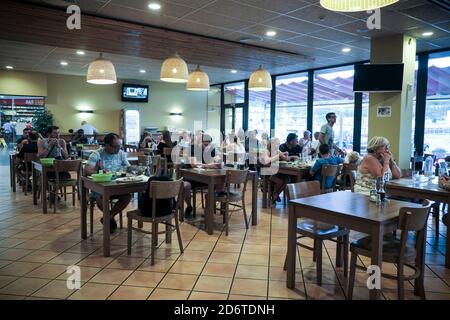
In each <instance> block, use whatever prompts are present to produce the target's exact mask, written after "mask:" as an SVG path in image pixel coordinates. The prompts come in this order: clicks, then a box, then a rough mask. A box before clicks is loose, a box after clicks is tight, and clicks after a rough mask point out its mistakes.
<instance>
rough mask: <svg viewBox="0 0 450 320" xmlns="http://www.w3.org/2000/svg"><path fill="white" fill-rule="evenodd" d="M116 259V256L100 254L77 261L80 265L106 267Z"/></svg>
mask: <svg viewBox="0 0 450 320" xmlns="http://www.w3.org/2000/svg"><path fill="white" fill-rule="evenodd" d="M113 260H114V257H104V256H99V255H90V256H88V257H86V258H84V259H83V260H81V262H79V263H77V265H79V266H85V267H95V268H104V267H106V266H107V265H108V264H110V263H111V262H112V261H113Z"/></svg>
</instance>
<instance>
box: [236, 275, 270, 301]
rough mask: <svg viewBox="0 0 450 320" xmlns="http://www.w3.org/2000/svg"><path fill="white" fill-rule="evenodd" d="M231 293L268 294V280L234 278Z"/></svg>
mask: <svg viewBox="0 0 450 320" xmlns="http://www.w3.org/2000/svg"><path fill="white" fill-rule="evenodd" d="M230 293H231V294H239V295H250V296H262V297H266V296H267V280H254V279H234V281H233V284H232V287H231V291H230Z"/></svg>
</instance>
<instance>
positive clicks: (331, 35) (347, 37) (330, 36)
mask: <svg viewBox="0 0 450 320" xmlns="http://www.w3.org/2000/svg"><path fill="white" fill-rule="evenodd" d="M309 35H310V36H312V37H316V38H321V39H325V40H330V41H335V42H339V43H347V42H352V41H356V40H361V39H363V38H362V36H357V35H353V34H349V33H346V32H342V31H338V30H334V29H325V30H321V31H318V32H313V33H310V34H309Z"/></svg>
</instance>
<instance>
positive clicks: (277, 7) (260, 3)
mask: <svg viewBox="0 0 450 320" xmlns="http://www.w3.org/2000/svg"><path fill="white" fill-rule="evenodd" d="M234 1H235V2H238V3H243V4H247V5H249V6H253V7H257V8H261V9H264V10H268V11H273V12H277V13H282V14H285V13H288V12H290V11H294V10H298V9H300V8H303V7H306V6H309V5H310V3H308V2H306V1H300V0H283V1H273V0H234Z"/></svg>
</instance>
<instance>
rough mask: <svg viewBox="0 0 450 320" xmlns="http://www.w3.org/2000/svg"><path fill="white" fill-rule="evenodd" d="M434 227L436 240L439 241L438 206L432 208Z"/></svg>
mask: <svg viewBox="0 0 450 320" xmlns="http://www.w3.org/2000/svg"><path fill="white" fill-rule="evenodd" d="M433 218H434V227H435V232H436V240H438V239H439V206H436V207H434V208H433Z"/></svg>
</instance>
